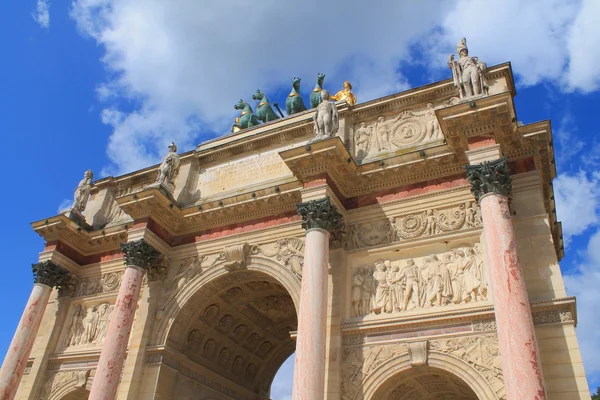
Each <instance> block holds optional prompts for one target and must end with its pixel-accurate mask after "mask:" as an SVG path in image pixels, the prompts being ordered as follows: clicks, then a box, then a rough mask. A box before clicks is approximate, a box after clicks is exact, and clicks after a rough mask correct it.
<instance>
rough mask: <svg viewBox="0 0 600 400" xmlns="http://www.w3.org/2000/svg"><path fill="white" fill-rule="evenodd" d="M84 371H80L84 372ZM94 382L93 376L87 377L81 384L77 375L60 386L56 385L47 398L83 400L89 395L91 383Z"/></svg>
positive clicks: (49, 399)
mask: <svg viewBox="0 0 600 400" xmlns="http://www.w3.org/2000/svg"><path fill="white" fill-rule="evenodd" d="M85 373H86V372H82V374H85ZM93 382H94V378H93V377H89V378H87V380H86V381H85V384H84V385H83V386H81V381H80V379H78V378H77V377H75V378H73V379H70V380H67V381H65V382H64V383H62V384H61V385H60V386H58V387H56V388H55V389H54V390H52V392H51V393H50V395H49V396H48V400H84V399H87V398H88V397H89V395H90V390H91V389H92V383H93Z"/></svg>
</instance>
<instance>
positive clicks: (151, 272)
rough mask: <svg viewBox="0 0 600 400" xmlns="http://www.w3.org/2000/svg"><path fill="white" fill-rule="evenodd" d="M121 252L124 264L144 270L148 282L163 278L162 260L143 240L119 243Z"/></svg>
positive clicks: (163, 267)
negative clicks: (146, 273)
mask: <svg viewBox="0 0 600 400" xmlns="http://www.w3.org/2000/svg"><path fill="white" fill-rule="evenodd" d="M121 251H122V252H123V256H124V257H123V258H124V261H125V264H127V265H133V266H136V267H139V268H142V269H144V270H146V272H148V279H149V280H151V281H152V280H155V279H157V278H161V277H163V275H164V274H163V272H165V271H166V268H165V266H164V265H163V264H164V258H163V257H162V256H161V254H160V253H159V252H158V251H156V249H154V247H152V246H150V245H149V244H148V243H146V242H145V241H144V239H140V240H136V241H134V242H127V243H121Z"/></svg>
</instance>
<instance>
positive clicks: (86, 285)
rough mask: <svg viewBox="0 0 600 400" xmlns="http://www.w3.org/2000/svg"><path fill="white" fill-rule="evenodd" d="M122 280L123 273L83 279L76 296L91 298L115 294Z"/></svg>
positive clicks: (108, 273) (111, 273) (109, 273)
mask: <svg viewBox="0 0 600 400" xmlns="http://www.w3.org/2000/svg"><path fill="white" fill-rule="evenodd" d="M121 279H123V271H117V272H107V273H104V274H102V276H94V277H85V278H81V279H80V281H79V285H78V286H77V290H76V291H75V296H91V295H94V294H99V293H109V292H113V291H115V290H118V289H119V286H121Z"/></svg>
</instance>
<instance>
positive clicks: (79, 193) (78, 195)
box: [71, 169, 94, 213]
mask: <svg viewBox="0 0 600 400" xmlns="http://www.w3.org/2000/svg"><path fill="white" fill-rule="evenodd" d="M93 179H94V173H93V172H92V170H91V169H88V170H87V171H85V172H84V173H83V179H82V180H81V182H79V185H77V189H75V201H74V202H73V207H72V208H71V210H72V211H76V212H78V213H82V212H83V211H84V210H85V207H86V206H87V202H88V199H89V197H90V192H91V191H92V180H93Z"/></svg>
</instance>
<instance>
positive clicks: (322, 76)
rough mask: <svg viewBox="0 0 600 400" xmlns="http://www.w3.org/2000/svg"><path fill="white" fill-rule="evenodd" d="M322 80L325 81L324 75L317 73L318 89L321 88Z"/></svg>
mask: <svg viewBox="0 0 600 400" xmlns="http://www.w3.org/2000/svg"><path fill="white" fill-rule="evenodd" d="M324 80H325V74H322V73H320V72H319V73H318V74H317V85H319V87H322V86H323V81H324Z"/></svg>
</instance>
